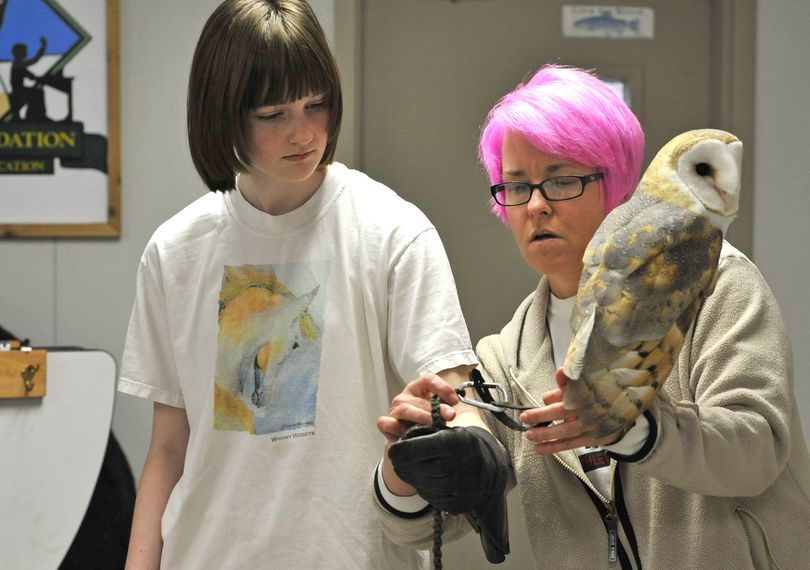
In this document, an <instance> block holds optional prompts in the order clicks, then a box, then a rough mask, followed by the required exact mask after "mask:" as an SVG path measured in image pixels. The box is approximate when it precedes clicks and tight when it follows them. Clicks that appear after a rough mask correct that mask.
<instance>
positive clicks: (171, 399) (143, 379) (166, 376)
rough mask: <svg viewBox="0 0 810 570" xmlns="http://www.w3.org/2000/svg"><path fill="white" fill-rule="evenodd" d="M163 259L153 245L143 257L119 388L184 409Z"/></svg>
mask: <svg viewBox="0 0 810 570" xmlns="http://www.w3.org/2000/svg"><path fill="white" fill-rule="evenodd" d="M167 315H168V311H167V310H166V300H165V297H164V294H163V284H162V280H161V276H160V259H159V256H158V255H157V250H156V248H155V247H154V246H153V244H150V245H148V246H147V248H146V251H145V252H144V254H143V256H142V257H141V263H140V266H139V267H138V277H137V282H136V291H135V303H134V305H133V307H132V315H131V316H130V320H129V328H128V329H127V336H126V342H125V344H124V353H123V357H122V359H121V374H120V379H119V383H118V390H119V391H120V392H123V393H125V394H130V395H133V396H138V397H140V398H147V399H150V400H153V401H155V402H160V403H162V404H167V405H169V406H174V407H178V408H184V407H185V404H184V401H183V395H182V393H181V390H180V384H179V381H178V377H177V367H176V365H175V360H174V356H173V352H172V342H171V336H170V334H169V323H168V317H167Z"/></svg>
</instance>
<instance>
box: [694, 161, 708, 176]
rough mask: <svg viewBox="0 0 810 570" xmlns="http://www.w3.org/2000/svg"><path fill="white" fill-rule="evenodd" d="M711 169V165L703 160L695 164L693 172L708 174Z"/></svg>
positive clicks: (702, 174)
mask: <svg viewBox="0 0 810 570" xmlns="http://www.w3.org/2000/svg"><path fill="white" fill-rule="evenodd" d="M711 171H712V167H711V166H709V165H708V164H706V163H705V162H701V163H699V164H697V165H696V166H695V172H697V173H698V174H699V175H700V176H708V175H709V173H710V172H711Z"/></svg>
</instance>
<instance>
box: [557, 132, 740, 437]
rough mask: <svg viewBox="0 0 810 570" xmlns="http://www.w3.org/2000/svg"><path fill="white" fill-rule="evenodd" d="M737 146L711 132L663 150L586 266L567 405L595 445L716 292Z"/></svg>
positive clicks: (669, 361) (628, 410)
mask: <svg viewBox="0 0 810 570" xmlns="http://www.w3.org/2000/svg"><path fill="white" fill-rule="evenodd" d="M741 159H742V143H741V142H740V141H739V140H738V139H737V137H735V136H734V135H732V134H730V133H727V132H724V131H719V130H712V129H703V130H695V131H689V132H686V133H683V134H681V135H679V136H677V137H675V138H674V139H672V140H671V141H670V142H669V143H667V144H666V145H665V146H664V147H663V148H662V149H661V150H660V151H659V152H658V154H657V155H656V157H655V158H654V159H653V161H652V163H651V164H650V166H649V168H648V169H647V171H646V172H645V173H644V176H643V177H642V179H641V181H640V182H639V185H638V188H637V190H636V192H635V193H634V194H633V196H632V197H631V198H630V200H628V201H627V202H626V203H625V204H623V205H621V206H619V207H618V208H616V209H614V210H613V211H612V212H610V213H609V214H608V215H607V216H606V218H605V220H604V221H603V223H602V224H601V225H600V226H599V228H598V229H597V230H596V233H595V234H594V236H593V238H592V239H591V241H590V243H589V244H588V247H587V248H586V250H585V255H584V256H583V264H584V269H583V273H582V277H581V279H580V283H579V290H578V292H577V296H576V300H575V304H574V309H573V312H572V316H571V327H572V329H573V338H572V340H571V343H570V345H569V347H568V353H567V356H566V360H565V364H564V366H563V372H564V373H565V375H566V376H567V377H568V378H570V379H571V380H572V382H569V383H568V387H567V388H566V393H565V398H564V404H565V407H566V408H569V409H581V410H582V412H581V413H580V417H581V418H582V419H583V420H584V421H586V422H588V423H594V424H595V425H596V434H595V435H596V437H602V436H605V435H608V434H611V433H614V432H617V431H619V430H622V429H626V428H628V427H629V426H631V425H632V423H633V421H634V420H635V419H636V417H637V416H638V415H639V414H641V413H642V412H643V411H644V410H645V409H647V407H649V406H650V404H651V403H652V401H653V398H654V397H655V395H656V394H657V393H658V391H659V390H660V389H661V386H662V384H663V382H664V380H665V379H666V378H667V376H668V375H669V373H670V371H671V370H672V367H673V365H674V364H675V361H676V359H677V356H678V352H679V351H680V349H681V346H682V345H683V341H684V336H685V335H686V333H687V330H688V329H689V327H690V326H691V324H692V322H693V321H694V319H695V317H696V315H697V312H698V309H699V307H700V304H701V303H702V301H703V299H704V298H705V297H706V296H708V295H710V294H711V292H712V291H713V288H714V281H715V273H716V270H717V263H718V259H719V256H720V248H721V246H722V243H723V237H724V236H725V233H726V230H727V229H728V226H729V224H730V223H731V221H732V220H733V219H734V217H735V216H736V214H737V209H738V204H739V188H740V164H741Z"/></svg>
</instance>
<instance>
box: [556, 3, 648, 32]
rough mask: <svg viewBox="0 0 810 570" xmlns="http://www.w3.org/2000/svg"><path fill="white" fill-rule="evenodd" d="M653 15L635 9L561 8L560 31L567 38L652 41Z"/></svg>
mask: <svg viewBox="0 0 810 570" xmlns="http://www.w3.org/2000/svg"><path fill="white" fill-rule="evenodd" d="M654 16H655V12H654V11H653V9H652V8H643V7H637V6H563V7H562V28H563V29H562V32H563V36H564V37H569V38H606V39H652V38H653V36H654V32H655V25H654Z"/></svg>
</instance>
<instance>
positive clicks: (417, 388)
mask: <svg viewBox="0 0 810 570" xmlns="http://www.w3.org/2000/svg"><path fill="white" fill-rule="evenodd" d="M433 394H436V395H437V396H439V398H441V400H442V404H441V405H440V407H439V412H440V413H441V415H442V417H443V418H444V420H445V421H447V422H449V421H451V420H453V419H454V418H455V417H456V411H455V410H454V409H453V406H455V405H456V404H458V403H459V399H458V395H457V394H456V392H455V390H454V389H453V386H451V385H450V384H449V383H448V382H446V381H445V380H442V378H440V377H439V376H438V375H436V374H423V375H422V376H420V377H419V378H417V379H416V380H413V381H411V382H409V383H408V385H407V386H405V388H404V389H403V390H402V392H400V393H399V394H397V395H396V396H395V397H394V399H393V400H392V401H391V409H390V410H388V414H387V415H385V416H381V417H380V418H378V419H377V429H378V430H380V433H382V434H383V435H384V436H385V438H386V439H387V440H388V442H389V443H393V442H395V441H397V440H398V439H399V438H400V437H402V434H404V433H405V431H406V430H407V429H408V428H409V427H411V426H413V425H416V424H422V425H430V424H431V423H432V416H431V408H430V397H431V396H432V395H433Z"/></svg>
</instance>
